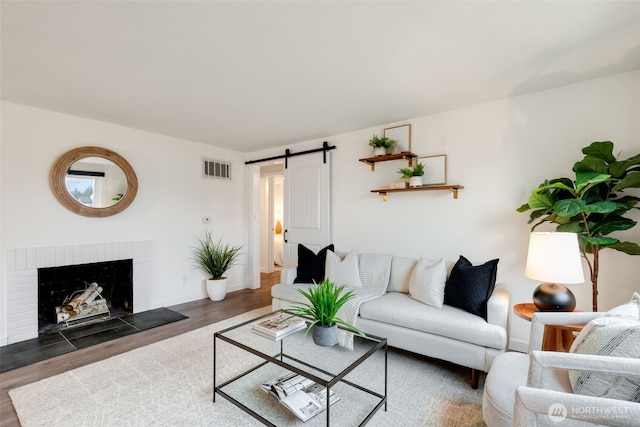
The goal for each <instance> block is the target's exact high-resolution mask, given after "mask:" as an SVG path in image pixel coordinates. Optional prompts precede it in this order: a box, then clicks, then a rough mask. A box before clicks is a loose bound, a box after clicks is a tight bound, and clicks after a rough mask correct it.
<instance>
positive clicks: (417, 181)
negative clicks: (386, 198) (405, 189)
mask: <svg viewBox="0 0 640 427" xmlns="http://www.w3.org/2000/svg"><path fill="white" fill-rule="evenodd" d="M409 187H422V177H421V176H412V177H411V178H409Z"/></svg>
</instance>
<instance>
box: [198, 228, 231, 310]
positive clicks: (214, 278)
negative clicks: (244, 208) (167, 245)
mask: <svg viewBox="0 0 640 427" xmlns="http://www.w3.org/2000/svg"><path fill="white" fill-rule="evenodd" d="M197 240H198V246H197V247H195V248H194V249H193V259H194V262H195V265H196V266H197V267H200V268H201V269H202V270H204V272H205V273H207V274H208V275H209V278H208V279H207V294H208V295H209V298H210V299H211V301H222V300H223V299H224V298H225V296H226V295H227V277H226V276H225V274H226V273H227V271H228V270H229V269H230V268H231V267H233V266H234V265H235V264H236V262H237V261H238V257H239V256H240V249H242V246H230V245H229V244H223V243H222V238H221V239H220V240H218V241H217V242H214V240H213V237H212V236H211V231H206V232H205V235H204V238H199V237H198V238H197Z"/></svg>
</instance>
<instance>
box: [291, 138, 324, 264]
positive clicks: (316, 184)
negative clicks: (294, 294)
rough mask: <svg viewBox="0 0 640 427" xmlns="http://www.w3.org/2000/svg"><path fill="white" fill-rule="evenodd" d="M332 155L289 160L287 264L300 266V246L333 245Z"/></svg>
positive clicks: (314, 154)
mask: <svg viewBox="0 0 640 427" xmlns="http://www.w3.org/2000/svg"><path fill="white" fill-rule="evenodd" d="M330 181H331V153H330V152H329V151H324V152H317V153H310V154H304V155H301V156H294V157H289V158H288V159H287V164H286V166H285V169H284V229H285V232H284V233H285V234H284V260H285V265H288V266H289V265H297V263H298V245H299V244H303V245H305V246H306V247H308V248H309V249H311V250H313V251H314V252H318V250H320V249H322V248H323V247H325V246H327V245H328V244H329V243H331V206H330V201H331V185H330Z"/></svg>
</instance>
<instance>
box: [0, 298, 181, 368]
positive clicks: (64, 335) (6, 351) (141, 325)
mask: <svg viewBox="0 0 640 427" xmlns="http://www.w3.org/2000/svg"><path fill="white" fill-rule="evenodd" d="M186 318H187V316H184V315H182V314H180V313H177V312H175V311H173V310H169V309H168V308H164V307H163V308H156V309H154V310H149V311H145V312H142V313H136V314H127V315H125V316H122V317H118V318H111V319H107V320H103V321H99V322H95V323H89V324H86V325H78V326H74V327H69V328H65V329H62V330H60V331H58V332H55V333H50V334H45V335H40V336H39V337H38V338H34V339H31V340H27V341H22V342H19V343H15V344H10V345H7V346H4V347H0V372H6V371H9V370H11V369H16V368H20V367H22V366H26V365H29V364H31V363H35V362H40V361H42V360H46V359H50V358H52V357H56V356H60V355H62V354H65V353H70V352H72V351H76V350H80V349H83V348H87V347H91V346H92V345H96V344H100V343H103V342H107V341H111V340H114V339H117V338H121V337H124V336H127V335H131V334H135V333H138V332H141V331H145V330H147V329H151V328H155V327H157V326H162V325H166V324H167V323H172V322H176V321H178V320H182V319H186Z"/></svg>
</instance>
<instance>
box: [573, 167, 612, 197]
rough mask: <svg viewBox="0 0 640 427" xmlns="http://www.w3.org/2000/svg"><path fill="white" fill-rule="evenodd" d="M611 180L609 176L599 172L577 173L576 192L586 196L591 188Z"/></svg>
mask: <svg viewBox="0 0 640 427" xmlns="http://www.w3.org/2000/svg"><path fill="white" fill-rule="evenodd" d="M609 178H611V175H609V174H602V173H597V172H578V173H576V184H575V185H576V192H577V193H578V194H584V193H585V192H587V191H589V189H590V188H592V187H594V186H596V185H598V184H600V183H601V182H605V181H606V180H608V179H609Z"/></svg>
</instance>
